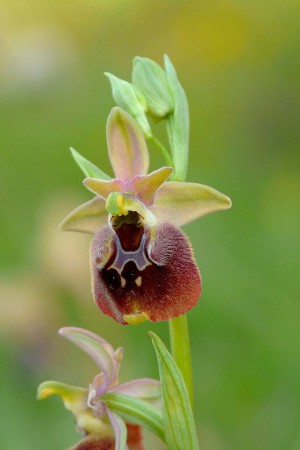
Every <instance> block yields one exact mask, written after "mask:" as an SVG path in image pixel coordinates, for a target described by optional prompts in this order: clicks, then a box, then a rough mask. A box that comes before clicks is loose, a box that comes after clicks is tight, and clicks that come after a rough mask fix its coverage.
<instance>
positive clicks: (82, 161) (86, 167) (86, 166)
mask: <svg viewBox="0 0 300 450" xmlns="http://www.w3.org/2000/svg"><path fill="white" fill-rule="evenodd" d="M70 151H71V153H72V156H73V158H74V160H75V162H76V163H77V165H78V166H79V167H80V169H81V170H82V172H83V173H84V175H85V176H86V177H87V178H97V179H99V180H111V177H110V176H108V175H106V173H104V172H102V170H101V169H99V168H98V167H97V166H95V164H93V163H91V162H90V161H88V160H87V159H86V158H84V157H83V156H82V155H81V154H80V153H78V151H77V150H75V149H74V148H72V147H70Z"/></svg>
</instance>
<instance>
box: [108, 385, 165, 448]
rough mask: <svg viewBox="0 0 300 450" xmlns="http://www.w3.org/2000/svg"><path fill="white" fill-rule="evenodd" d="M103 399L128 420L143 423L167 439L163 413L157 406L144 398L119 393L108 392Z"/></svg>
mask: <svg viewBox="0 0 300 450" xmlns="http://www.w3.org/2000/svg"><path fill="white" fill-rule="evenodd" d="M101 401H103V402H104V403H105V404H106V405H107V407H108V408H109V409H110V411H113V412H114V413H116V414H118V415H119V416H121V417H122V418H123V419H124V420H125V421H126V422H129V423H134V424H136V425H141V426H142V427H145V428H147V429H148V430H150V431H151V432H152V433H154V434H155V435H156V436H158V437H159V438H160V439H162V440H163V441H164V440H165V437H164V429H163V420H162V415H161V412H160V410H159V409H158V408H156V407H155V406H153V405H151V404H149V403H147V402H146V401H144V400H140V399H138V398H134V397H130V396H129V395H124V394H117V393H110V394H106V395H104V396H103V397H101Z"/></svg>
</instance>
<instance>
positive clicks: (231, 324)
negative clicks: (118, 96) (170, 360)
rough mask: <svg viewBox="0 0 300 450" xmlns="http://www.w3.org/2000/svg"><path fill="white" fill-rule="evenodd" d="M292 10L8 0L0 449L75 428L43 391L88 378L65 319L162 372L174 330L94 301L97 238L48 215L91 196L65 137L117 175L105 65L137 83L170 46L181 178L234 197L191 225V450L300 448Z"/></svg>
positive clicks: (139, 371)
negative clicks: (179, 114) (155, 343)
mask: <svg viewBox="0 0 300 450" xmlns="http://www.w3.org/2000/svg"><path fill="white" fill-rule="evenodd" d="M299 13H300V4H299V2H298V1H296V0H284V1H283V0H282V1H280V0H279V1H275V2H274V1H269V0H265V1H259V0H252V1H250V0H248V1H247V0H246V1H243V2H241V1H235V0H214V1H209V0H200V1H199V0H194V1H192V0H189V1H179V0H160V1H159V2H155V1H154V2H153V1H150V0H149V1H145V0H143V1H138V0H136V1H134V0H131V1H129V0H127V1H125V0H123V1H110V2H108V1H105V0H86V1H80V0H68V1H67V0H62V1H60V2H52V1H50V0H44V1H43V2H38V1H36V0H26V1H24V0H9V1H8V0H2V1H1V14H0V58H1V65H0V73H1V84H0V101H1V112H0V127H1V133H0V136H1V154H0V157H1V165H0V184H1V190H0V196H1V221H0V231H1V252H0V265H1V275H0V296H1V305H0V343H1V350H0V367H1V371H0V398H1V402H0V404H1V413H0V448H1V449H9V450H19V449H22V450H32V449H35V450H41V449H42V450H54V449H63V448H66V447H68V446H71V445H72V444H74V443H75V442H76V441H77V440H78V439H79V435H78V434H77V433H76V431H75V429H74V426H73V420H72V417H71V415H70V414H69V413H68V412H66V411H65V410H64V409H63V407H62V403H61V401H60V399H59V398H56V397H53V398H49V399H48V400H47V401H44V402H38V401H36V400H35V395H36V387H37V385H38V384H39V383H40V382H41V381H43V380H46V379H58V380H61V381H65V382H68V383H71V384H79V385H82V386H86V385H87V384H88V383H89V382H90V380H91V377H92V376H93V375H94V374H95V368H94V366H93V364H92V363H91V362H90V361H89V360H88V358H87V357H86V356H85V355H84V354H83V353H81V352H80V350H79V349H77V348H75V347H74V348H73V346H72V345H71V344H70V343H68V342H67V341H64V340H63V339H62V338H59V337H58V336H57V329H58V328H59V327H61V326H67V325H73V326H81V327H84V328H88V329H91V330H93V331H95V332H97V333H99V334H100V335H102V336H104V337H105V338H106V339H108V340H110V341H111V342H112V344H113V345H114V346H119V345H123V346H124V347H125V349H126V353H125V360H124V364H123V366H122V372H121V379H122V381H126V380H129V379H131V378H135V377H142V376H153V377H157V368H156V362H155V356H154V351H153V349H152V348H151V344H150V340H149V337H148V335H147V330H149V329H151V330H154V331H155V332H156V333H158V334H159V335H160V336H161V337H162V338H163V339H164V340H165V342H168V333H167V324H165V323H162V324H151V323H145V324H143V325H140V326H139V327H122V326H118V325H117V324H115V323H114V322H113V321H112V320H111V319H109V318H108V317H104V316H103V315H102V314H101V313H100V312H98V310H97V308H96V306H95V305H94V303H93V300H92V297H91V293H90V275H89V262H88V248H89V239H90V238H89V237H88V236H84V235H81V234H76V233H69V234H68V233H62V232H60V231H58V229H57V224H58V223H59V222H60V220H61V219H62V218H63V217H64V216H65V215H66V213H68V212H69V211H70V210H71V209H72V208H73V207H75V206H76V205H77V204H79V203H80V202H82V201H85V200H87V199H89V198H90V194H89V192H88V191H86V190H85V189H84V188H83V187H82V185H81V180H82V175H81V173H80V171H79V169H78V167H77V166H76V165H75V164H74V162H73V161H72V160H71V157H70V154H69V151H68V147H69V146H73V147H75V148H76V149H77V150H78V151H79V152H80V153H82V154H84V155H85V156H86V157H87V158H88V159H90V160H91V161H93V162H94V163H95V164H97V165H99V166H100V167H101V168H103V170H105V171H108V172H109V171H110V168H109V164H108V157H107V153H106V143H105V122H106V118H107V116H108V113H109V111H110V108H111V107H112V106H113V105H114V103H113V100H112V97H111V92H110V87H109V83H108V80H107V79H106V78H105V77H104V76H103V72H104V71H110V72H112V73H114V74H116V75H118V76H119V77H121V78H125V79H129V78H130V73H131V61H132V58H133V57H134V56H135V55H140V56H148V57H150V58H152V59H155V60H156V61H158V62H162V58H163V54H164V53H167V54H168V55H169V56H170V57H171V59H172V60H173V63H174V64H175V67H176V69H177V71H178V74H179V78H180V80H181V82H182V84H183V86H184V88H185V90H186V93H187V96H188V98H189V103H190V114H191V146H190V169H189V180H190V181H197V182H200V183H203V184H208V185H211V186H213V187H215V188H217V189H219V190H221V191H222V192H225V193H226V194H228V195H230V197H231V198H232V200H233V208H232V210H230V211H226V212H222V213H218V214H216V215H212V216H208V217H205V218H203V219H202V220H201V221H198V222H197V223H194V224H192V225H190V226H187V227H186V228H185V230H186V232H187V233H188V234H189V236H190V238H191V240H192V242H193V245H194V249H195V254H196V258H197V261H198V262H199V266H200V268H201V272H202V277H203V281H204V290H203V295H202V298H201V301H200V302H199V305H198V306H197V307H196V308H195V309H194V310H193V311H191V312H190V313H189V319H190V325H191V339H192V351H193V362H194V379H195V391H196V392H195V394H196V416H197V427H198V431H199V438H200V442H201V449H202V450H227V449H228V450H262V449H264V450H267V449H268V450H269V449H270V450H287V449H291V450H297V449H300V426H299V425H300V420H299V417H300V377H299V373H300V358H299V336H300V334H299V318H300V302H299V269H300V264H299V262H300V261H299V254H300V252H299V243H300V242H299V219H300V208H299V206H300V205H299V192H300V181H299V144H300V126H299V122H300V88H299V83H300V76H299V74H300V59H299V51H300V27H299V20H298V17H299ZM157 134H158V135H159V136H160V137H161V139H162V140H164V139H165V135H164V130H163V127H158V128H157ZM150 151H151V156H152V168H157V167H159V166H160V165H161V164H162V159H161V158H160V156H159V155H158V153H157V151H156V150H155V149H154V148H152V147H151V148H150ZM147 442H148V448H149V449H150V448H151V449H158V450H159V449H162V448H164V447H163V446H161V444H160V443H159V442H158V440H155V439H153V438H152V437H151V436H149V435H147Z"/></svg>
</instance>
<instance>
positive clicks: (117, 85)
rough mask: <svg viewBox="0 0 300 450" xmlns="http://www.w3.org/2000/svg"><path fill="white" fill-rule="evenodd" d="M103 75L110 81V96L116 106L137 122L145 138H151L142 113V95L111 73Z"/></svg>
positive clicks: (143, 112) (143, 105)
mask: <svg viewBox="0 0 300 450" xmlns="http://www.w3.org/2000/svg"><path fill="white" fill-rule="evenodd" d="M104 75H106V76H107V78H108V79H109V81H110V84H111V89H112V95H113V98H114V100H115V102H116V104H117V105H118V106H119V107H120V108H122V109H124V110H125V111H126V112H128V113H129V114H130V115H131V116H132V117H133V118H134V119H135V120H136V121H137V123H138V124H139V126H140V127H141V128H142V130H143V132H144V134H145V136H146V137H147V138H149V137H151V136H152V132H151V128H150V125H149V122H148V119H147V117H146V114H145V111H144V108H145V106H146V101H145V99H144V98H143V95H142V93H140V92H139V91H137V89H136V88H134V87H133V85H132V84H131V83H129V82H128V81H125V80H121V78H118V77H116V76H115V75H113V74H112V73H109V72H105V73H104Z"/></svg>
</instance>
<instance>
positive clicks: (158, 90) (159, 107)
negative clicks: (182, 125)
mask: <svg viewBox="0 0 300 450" xmlns="http://www.w3.org/2000/svg"><path fill="white" fill-rule="evenodd" d="M132 81H133V84H134V86H137V87H138V88H139V89H140V91H141V93H142V94H143V96H144V97H145V99H146V102H147V108H148V114H150V115H151V116H153V117H154V118H156V119H163V118H164V117H165V116H167V115H168V114H170V113H172V111H173V98H172V95H171V93H170V90H169V87H168V82H167V77H166V73H165V71H164V70H163V69H162V68H161V67H160V66H159V65H158V64H157V63H156V62H154V61H152V60H151V59H148V58H141V57H135V58H134V60H133V71H132Z"/></svg>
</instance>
